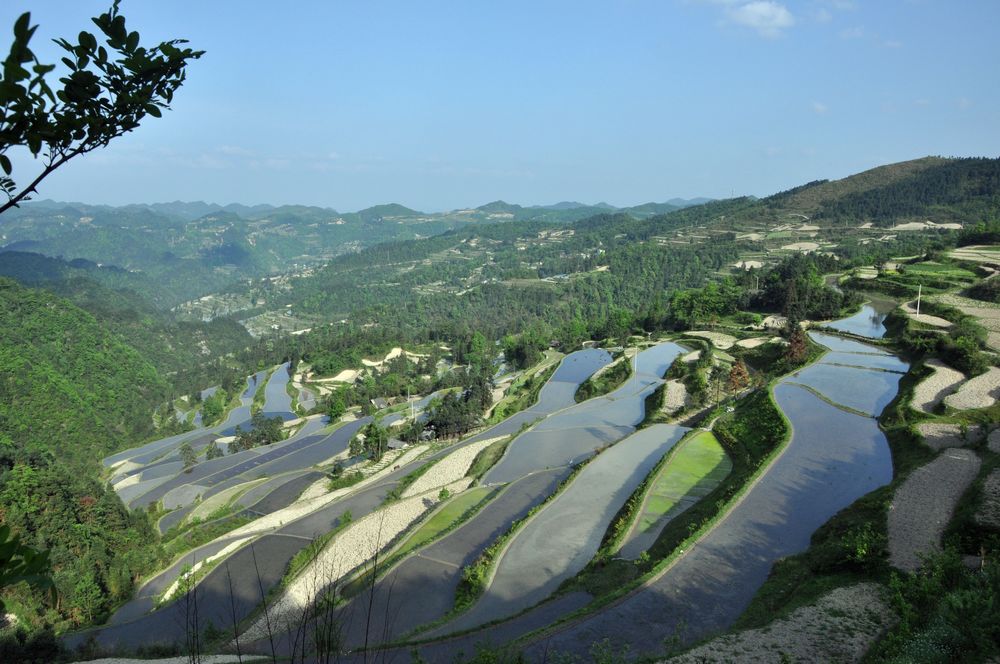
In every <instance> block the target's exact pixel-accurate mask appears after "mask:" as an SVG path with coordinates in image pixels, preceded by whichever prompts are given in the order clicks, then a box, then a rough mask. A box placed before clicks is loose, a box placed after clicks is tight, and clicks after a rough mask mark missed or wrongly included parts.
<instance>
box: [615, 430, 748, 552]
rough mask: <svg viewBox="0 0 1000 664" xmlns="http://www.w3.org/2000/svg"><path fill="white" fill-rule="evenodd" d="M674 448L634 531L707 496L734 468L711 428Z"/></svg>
mask: <svg viewBox="0 0 1000 664" xmlns="http://www.w3.org/2000/svg"><path fill="white" fill-rule="evenodd" d="M678 448H679V449H678ZM675 449H676V452H674V454H672V455H671V456H670V459H669V461H668V462H667V463H666V464H665V465H664V467H663V468H662V469H661V470H660V473H659V475H657V477H656V478H655V479H654V480H653V482H652V485H651V486H650V488H649V492H648V493H647V494H646V498H645V501H644V502H643V505H642V508H641V510H640V511H639V513H638V515H637V516H638V518H637V519H636V521H635V523H634V524H633V527H632V531H631V532H640V533H643V532H646V531H648V530H650V529H651V528H653V527H655V526H656V525H657V524H658V523H660V522H661V520H662V519H664V518H665V517H666V516H668V515H670V516H673V515H674V514H676V513H677V512H678V511H683V510H684V509H685V508H686V507H687V506H688V501H690V502H695V501H697V500H698V499H700V498H702V497H704V496H706V495H708V494H709V493H710V492H711V491H712V489H714V488H715V487H716V486H718V485H719V483H720V482H722V480H723V479H724V478H725V477H726V476H727V475H728V474H729V471H731V470H732V468H733V464H732V462H731V461H730V460H729V457H728V455H726V451H725V450H724V449H723V448H722V445H721V444H720V443H719V441H718V439H716V437H715V434H713V433H712V432H711V431H699V432H698V433H697V434H695V435H694V436H691V437H689V438H686V439H685V440H683V441H681V443H680V444H679V445H677V447H676V448H675ZM691 499H694V500H691ZM630 534H631V533H630Z"/></svg>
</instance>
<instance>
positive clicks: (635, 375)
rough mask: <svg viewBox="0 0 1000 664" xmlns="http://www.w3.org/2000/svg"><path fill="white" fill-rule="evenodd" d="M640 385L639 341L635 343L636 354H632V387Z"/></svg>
mask: <svg viewBox="0 0 1000 664" xmlns="http://www.w3.org/2000/svg"><path fill="white" fill-rule="evenodd" d="M638 386H639V342H636V344H635V355H633V356H632V389H633V390H634V389H636V388H637V387H638Z"/></svg>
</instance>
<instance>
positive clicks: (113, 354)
mask: <svg viewBox="0 0 1000 664" xmlns="http://www.w3.org/2000/svg"><path fill="white" fill-rule="evenodd" d="M165 393H166V384H165V383H164V381H163V380H162V379H161V378H160V376H159V375H158V374H157V372H156V370H155V369H154V368H153V367H152V366H151V365H150V364H149V363H148V362H146V361H145V360H144V359H143V358H142V357H141V356H140V355H139V354H138V353H137V352H136V351H135V350H134V349H132V348H131V347H129V346H128V345H126V344H125V343H123V342H122V341H121V340H119V339H118V338H117V337H116V336H114V335H112V334H111V333H109V332H108V331H107V330H106V329H105V328H104V327H103V326H102V325H101V324H100V323H99V322H98V321H96V320H95V319H94V317H93V316H91V315H90V314H88V313H87V312H85V311H83V310H82V309H80V308H78V307H76V306H74V305H73V304H71V303H69V302H68V301H66V300H64V299H61V298H59V297H57V296H55V295H53V294H51V293H48V292H46V291H44V290H39V289H30V288H25V287H23V286H20V285H18V284H17V283H15V282H14V281H12V280H10V279H6V278H0V520H2V521H3V522H4V523H5V524H8V525H10V526H11V527H12V528H13V529H14V531H15V532H17V533H19V534H20V536H21V538H22V540H23V541H25V542H26V543H27V544H29V545H32V546H35V547H38V548H39V549H43V550H48V551H50V553H51V560H52V563H53V570H54V579H55V582H56V587H57V589H58V591H59V597H60V601H59V604H58V607H57V608H55V609H53V608H49V609H46V608H45V604H44V603H43V602H42V601H41V599H40V597H39V596H38V595H37V594H34V593H32V592H31V591H29V590H28V589H27V587H26V586H24V585H23V584H22V585H21V586H18V587H17V588H13V589H9V590H8V591H7V593H5V600H6V601H7V604H8V606H9V607H13V609H14V610H15V611H16V612H17V613H18V614H19V615H20V616H23V617H25V618H26V619H28V620H36V621H41V620H42V616H43V615H44V619H45V620H46V621H48V622H49V623H51V624H55V625H57V626H61V627H66V626H72V625H75V624H83V623H87V622H90V621H91V620H94V619H95V618H98V617H99V616H100V615H102V614H103V613H104V612H106V611H107V610H109V609H110V608H111V606H113V605H114V604H115V603H116V602H120V601H122V600H123V599H124V598H126V597H127V596H128V595H129V593H130V592H131V589H132V584H133V580H134V579H137V578H139V577H141V575H142V574H144V573H146V572H148V571H150V570H151V569H152V568H153V567H154V565H155V564H156V561H157V559H158V556H159V555H160V554H159V549H158V544H157V543H156V537H155V535H153V533H152V530H151V528H150V527H149V524H148V522H147V521H146V519H145V518H144V516H143V515H132V514H129V512H128V511H127V510H126V509H125V507H124V506H123V505H122V503H121V501H120V500H119V499H118V497H117V496H116V495H114V493H113V492H112V491H110V490H108V489H107V488H106V487H105V486H104V485H103V483H101V482H100V481H99V480H98V479H97V477H98V460H99V459H101V458H102V457H103V456H105V455H106V454H107V453H109V452H111V451H112V450H115V449H119V448H122V447H125V446H127V445H128V444H131V443H134V442H135V441H137V440H141V439H142V438H145V437H147V436H148V435H149V434H150V433H151V430H152V419H151V417H150V415H151V413H152V410H153V408H154V407H155V405H156V404H157V403H158V402H159V401H161V400H162V399H163V398H164V395H165Z"/></svg>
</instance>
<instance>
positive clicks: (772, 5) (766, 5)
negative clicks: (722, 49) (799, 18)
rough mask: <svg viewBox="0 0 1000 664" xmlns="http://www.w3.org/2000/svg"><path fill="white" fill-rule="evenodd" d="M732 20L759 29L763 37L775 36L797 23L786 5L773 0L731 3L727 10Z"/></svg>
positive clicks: (727, 14)
mask: <svg viewBox="0 0 1000 664" xmlns="http://www.w3.org/2000/svg"><path fill="white" fill-rule="evenodd" d="M726 16H727V17H728V18H729V20H730V21H732V22H733V23H736V24H738V25H743V26H746V27H748V28H752V29H754V30H756V31H757V33H758V34H760V35H761V36H762V37H767V38H774V37H778V36H780V35H781V32H782V31H783V30H786V29H788V28H790V27H792V26H793V25H795V17H794V16H792V13H791V12H790V11H788V8H787V7H785V6H784V5H782V4H780V3H777V2H773V1H772V0H754V1H753V2H744V3H741V4H738V5H731V6H730V7H729V8H728V9H727V10H726Z"/></svg>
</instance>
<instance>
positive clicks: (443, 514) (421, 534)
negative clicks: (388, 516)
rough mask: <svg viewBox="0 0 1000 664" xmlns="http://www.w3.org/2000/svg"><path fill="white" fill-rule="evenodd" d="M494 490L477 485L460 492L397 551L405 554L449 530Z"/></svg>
mask: <svg viewBox="0 0 1000 664" xmlns="http://www.w3.org/2000/svg"><path fill="white" fill-rule="evenodd" d="M493 490H494V489H493V487H488V486H477V487H473V488H471V489H469V490H468V491H463V492H462V493H460V494H458V495H457V496H455V497H454V498H452V499H451V500H449V501H448V502H446V503H445V504H444V505H443V506H442V507H441V508H440V509H438V510H437V511H435V512H434V513H433V514H431V516H430V518H428V519H427V521H426V522H424V523H423V525H421V526H420V527H419V528H418V529H417V530H416V532H414V533H413V534H412V535H410V536H409V537H408V538H407V539H406V540H405V541H404V542H403V544H402V545H401V546H400V547H399V548H398V549H397V550H396V552H395V553H396V554H398V555H400V556H405V555H407V554H408V553H410V552H411V551H413V550H414V549H416V548H418V547H420V546H423V545H424V544H426V543H428V542H430V541H431V540H433V539H435V538H436V537H437V536H438V535H440V534H441V533H443V532H444V531H445V530H447V529H448V527H449V526H451V524H453V523H455V522H456V521H458V520H459V519H460V518H461V517H462V515H464V514H465V513H466V512H468V511H469V510H471V509H472V508H473V507H475V506H476V505H478V504H479V503H480V502H482V501H483V499H484V498H486V496H488V495H489V494H490V493H492V492H493Z"/></svg>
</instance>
